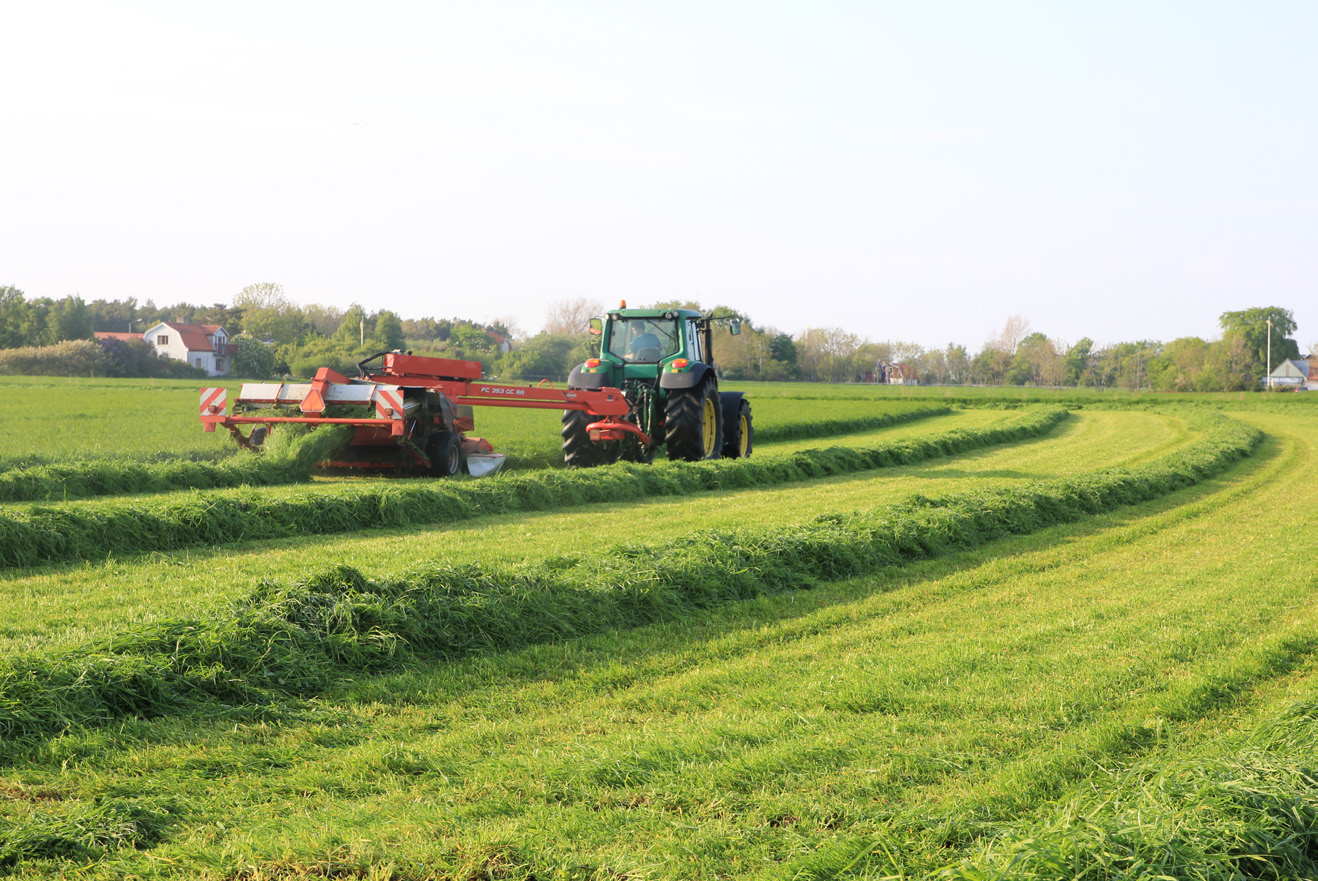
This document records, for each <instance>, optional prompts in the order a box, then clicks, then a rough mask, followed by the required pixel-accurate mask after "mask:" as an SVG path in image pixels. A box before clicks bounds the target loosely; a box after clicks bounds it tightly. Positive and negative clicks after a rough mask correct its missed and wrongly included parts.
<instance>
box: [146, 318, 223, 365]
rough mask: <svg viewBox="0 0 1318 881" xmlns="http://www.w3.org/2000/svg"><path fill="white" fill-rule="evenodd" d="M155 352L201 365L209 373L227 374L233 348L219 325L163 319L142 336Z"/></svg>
mask: <svg viewBox="0 0 1318 881" xmlns="http://www.w3.org/2000/svg"><path fill="white" fill-rule="evenodd" d="M141 338H142V339H144V340H146V342H147V345H149V346H151V347H152V348H153V349H155V350H156V354H157V355H160V356H162V357H165V358H173V359H174V360H175V361H186V362H188V363H189V364H191V365H192V366H193V367H200V368H201V369H202V370H205V371H206V373H207V375H209V376H228V375H229V371H230V369H231V361H232V356H233V347H232V346H231V345H230V344H229V334H228V333H227V332H226V331H225V330H224V328H223V327H221V326H220V325H218V324H183V323H181V322H177V321H162V322H160V323H159V324H157V325H156V326H155V327H152V328H149V329H148V330H147V331H146V332H145V333H143V334H142V336H141Z"/></svg>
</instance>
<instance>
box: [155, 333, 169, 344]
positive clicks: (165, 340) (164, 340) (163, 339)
mask: <svg viewBox="0 0 1318 881" xmlns="http://www.w3.org/2000/svg"><path fill="white" fill-rule="evenodd" d="M156 345H157V346H167V345H169V334H161V335H160V336H158V337H156Z"/></svg>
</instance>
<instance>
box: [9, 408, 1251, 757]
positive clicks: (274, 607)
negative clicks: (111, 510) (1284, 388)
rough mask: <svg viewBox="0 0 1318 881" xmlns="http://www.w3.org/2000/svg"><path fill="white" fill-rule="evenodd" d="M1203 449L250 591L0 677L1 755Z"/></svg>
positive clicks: (922, 551) (1214, 436)
mask: <svg viewBox="0 0 1318 881" xmlns="http://www.w3.org/2000/svg"><path fill="white" fill-rule="evenodd" d="M1205 421H1206V425H1205V426H1204V429H1205V432H1206V433H1205V436H1204V437H1203V438H1202V439H1201V440H1199V441H1198V442H1196V443H1194V444H1192V445H1191V446H1189V447H1186V448H1184V449H1182V450H1180V451H1178V452H1176V453H1173V454H1171V455H1169V456H1166V457H1164V458H1163V459H1160V460H1158V461H1155V462H1152V463H1148V464H1145V465H1141V466H1137V467H1135V468H1132V469H1127V470H1112V471H1107V472H1100V473H1094V474H1086V475H1081V476H1077V477H1072V478H1064V479H1058V480H1051V481H1038V482H1035V483H1031V484H1026V485H1023V486H1019V487H1015V488H1011V489H1000V490H985V491H981V492H972V493H965V494H960V495H956V496H950V497H946V498H942V499H936V500H935V499H926V498H919V497H917V498H915V499H912V500H911V501H909V502H908V503H905V504H902V505H897V506H889V507H884V508H879V509H877V510H874V511H871V512H867V513H859V514H851V515H826V516H822V517H820V518H818V519H817V520H816V521H814V522H813V523H811V524H809V525H807V526H803V527H792V528H768V529H760V530H748V531H746V532H744V533H742V532H736V531H732V532H726V531H710V532H704V533H694V534H692V535H690V536H686V537H683V538H681V539H678V540H676V541H670V542H667V543H665V544H662V545H658V546H636V545H633V546H622V547H619V548H617V549H615V551H614V552H612V553H608V554H600V555H594V556H586V557H584V558H564V557H560V558H553V559H550V560H547V561H544V562H543V563H541V564H533V565H525V566H516V567H492V568H485V567H480V566H477V565H474V564H473V565H456V566H455V565H441V566H431V567H425V568H423V569H421V570H419V571H416V572H413V573H410V574H407V575H404V576H401V577H396V578H384V579H380V580H378V581H371V580H370V579H368V578H367V577H366V576H364V575H363V574H362V573H360V572H358V571H356V570H353V569H350V568H348V567H342V566H340V567H332V568H330V569H328V570H327V571H325V572H323V573H321V574H318V575H314V576H312V577H309V578H306V579H302V580H298V581H296V582H293V583H266V584H263V585H262V586H260V587H259V588H258V589H257V590H255V591H254V592H252V593H251V594H250V595H248V596H246V597H244V598H243V599H242V600H240V601H239V602H237V603H236V604H235V605H234V606H233V607H232V608H231V609H230V610H229V612H228V613H226V614H222V615H220V616H218V617H217V618H213V619H212V618H208V619H205V620H181V621H167V622H158V623H156V624H153V625H149V626H146V627H143V628H140V629H138V630H135V631H131V632H125V633H121V634H119V635H117V636H115V637H114V638H112V639H111V640H109V641H107V642H105V643H98V644H95V645H92V646H89V647H87V648H86V649H83V650H80V651H74V652H70V653H67V654H62V655H59V656H56V657H42V656H31V657H26V658H21V659H12V660H10V661H8V662H5V663H3V664H0V736H3V737H4V738H6V739H8V740H9V741H10V742H11V743H14V742H17V741H23V740H27V739H30V738H32V737H40V736H46V735H50V734H53V733H56V732H58V731H60V730H63V729H65V728H68V727H71V726H88V725H97V724H103V723H106V722H109V721H111V720H113V719H116V718H120V717H123V716H127V715H144V716H158V715H163V714H170V713H176V712H180V711H183V710H186V709H188V708H193V707H197V706H199V705H205V704H207V703H209V702H216V701H218V702H221V703H230V704H232V703H237V704H249V703H254V702H257V703H259V702H264V701H268V700H271V699H276V698H277V697H278V696H279V695H281V694H283V695H287V694H293V695H306V694H313V693H316V692H318V691H321V690H323V689H324V688H326V687H327V686H328V685H330V684H331V683H333V682H334V681H336V680H338V679H340V678H343V677H349V676H353V675H356V674H359V673H361V672H369V671H372V670H383V669H387V668H389V667H392V666H394V665H396V664H398V663H399V662H400V660H403V659H405V658H407V657H411V656H420V657H456V656H460V655H464V654H470V653H480V652H489V651H497V650H503V649H508V648H514V647H519V646H525V645H529V644H534V643H542V642H547V641H551V640H557V639H562V638H567V637H572V636H578V635H581V634H585V633H594V632H599V631H600V630H602V629H606V628H621V627H635V626H639V625H643V624H647V623H652V622H656V621H663V620H673V619H676V618H679V617H681V616H683V615H686V614H689V613H690V611H691V610H693V609H701V608H708V607H711V606H715V605H721V604H725V603H729V602H733V601H737V600H743V599H747V598H750V597H755V596H760V595H764V594H769V593H775V592H781V591H785V590H790V589H795V588H800V587H808V586H810V585H812V584H814V583H816V582H818V581H821V580H832V579H839V578H846V577H852V576H855V575H858V574H862V573H865V572H871V571H874V570H875V569H876V568H878V567H883V566H889V565H900V564H902V563H905V562H908V561H912V560H918V559H925V558H930V557H935V556H939V555H942V554H946V553H949V552H952V551H955V550H960V549H965V548H970V547H975V546H978V545H981V544H983V543H985V542H987V541H991V540H993V539H995V538H999V537H1002V536H1005V535H1011V534H1025V533H1029V532H1032V531H1036V530H1038V529H1041V528H1044V527H1046V526H1048V525H1051V524H1054V523H1064V522H1070V521H1074V520H1077V519H1079V518H1083V517H1085V516H1088V515H1092V514H1095V513H1098V512H1101V511H1104V510H1109V509H1111V508H1114V507H1117V506H1121V505H1129V504H1134V503H1137V502H1140V501H1145V500H1148V499H1151V498H1156V497H1159V496H1162V495H1165V494H1167V493H1170V492H1173V491H1175V490H1177V489H1180V488H1183V487H1186V486H1189V485H1192V484H1194V483H1196V482H1198V481H1200V480H1202V479H1204V478H1206V477H1209V476H1211V475H1214V474H1217V473H1219V472H1221V471H1222V470H1223V469H1225V468H1226V467H1228V466H1229V465H1230V464H1231V463H1232V462H1234V461H1236V460H1238V459H1239V458H1241V457H1243V456H1245V455H1248V454H1249V452H1250V451H1251V450H1252V449H1253V448H1254V447H1255V445H1256V444H1257V443H1258V442H1259V440H1260V438H1261V433H1260V432H1259V431H1257V430H1256V429H1253V428H1251V427H1249V426H1246V425H1243V424H1242V423H1239V422H1235V421H1233V420H1229V419H1226V418H1224V417H1215V418H1211V419H1207V418H1206V420H1205Z"/></svg>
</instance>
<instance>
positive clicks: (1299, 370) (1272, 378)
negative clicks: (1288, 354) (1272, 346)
mask: <svg viewBox="0 0 1318 881" xmlns="http://www.w3.org/2000/svg"><path fill="white" fill-rule="evenodd" d="M1315 367H1316V365H1315V362H1314V361H1313V360H1307V361H1301V360H1298V359H1295V358H1290V359H1287V360H1285V361H1282V362H1281V363H1280V364H1278V365H1277V366H1276V368H1275V369H1274V370H1273V371H1272V373H1270V374H1268V386H1269V387H1270V388H1274V389H1297V390H1298V389H1304V390H1306V391H1318V369H1315Z"/></svg>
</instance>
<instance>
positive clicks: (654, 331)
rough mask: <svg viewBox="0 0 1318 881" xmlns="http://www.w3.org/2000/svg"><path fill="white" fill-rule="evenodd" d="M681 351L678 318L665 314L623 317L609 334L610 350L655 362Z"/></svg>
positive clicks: (650, 362) (620, 354) (640, 360)
mask: <svg viewBox="0 0 1318 881" xmlns="http://www.w3.org/2000/svg"><path fill="white" fill-rule="evenodd" d="M677 351H678V333H677V322H676V321H671V320H666V319H663V318H620V319H618V320H616V321H614V322H613V328H612V331H611V333H610V334H609V354H611V355H616V356H617V357H619V358H621V359H623V360H624V361H633V362H640V363H649V364H654V363H657V362H659V361H662V360H663V359H665V358H667V357H668V356H669V355H675V354H677Z"/></svg>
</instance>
